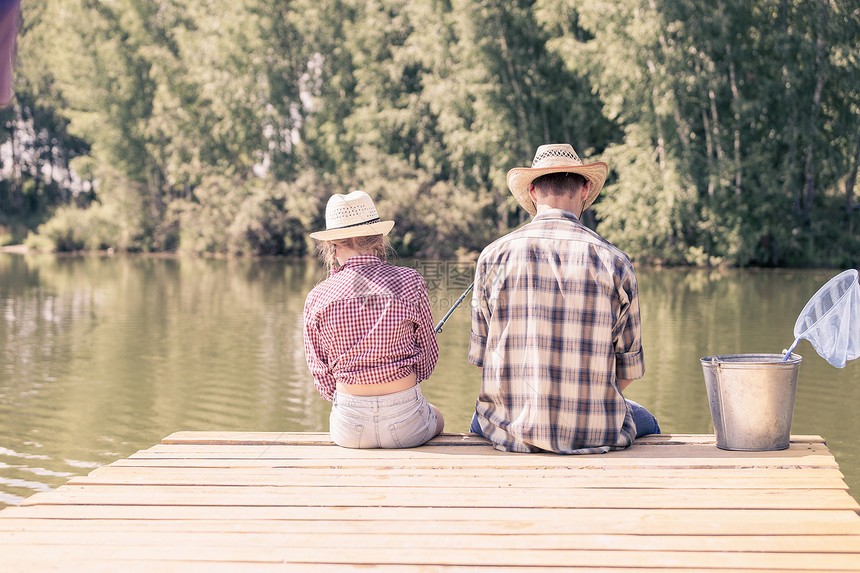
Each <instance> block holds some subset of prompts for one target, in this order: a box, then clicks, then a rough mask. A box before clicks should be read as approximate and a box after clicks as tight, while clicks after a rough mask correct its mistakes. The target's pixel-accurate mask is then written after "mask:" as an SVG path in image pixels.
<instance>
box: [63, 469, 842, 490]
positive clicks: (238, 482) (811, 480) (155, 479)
mask: <svg viewBox="0 0 860 573" xmlns="http://www.w3.org/2000/svg"><path fill="white" fill-rule="evenodd" d="M815 471H820V472H824V471H828V470H815ZM646 472H647V474H646ZM665 473H666V472H658V471H654V470H643V471H642V472H636V473H635V474H633V475H631V473H630V472H629V471H627V472H624V471H617V470H601V469H589V470H584V471H580V472H567V471H562V472H559V471H555V472H553V471H547V470H539V471H531V470H522V469H521V470H513V471H512V470H497V471H495V472H492V473H491V472H489V471H483V472H479V471H468V472H462V471H456V470H445V471H435V472H432V473H428V472H416V471H409V472H397V471H386V472H379V471H376V470H367V469H363V470H362V471H357V472H350V473H349V475H342V474H339V473H333V472H332V471H331V470H320V469H316V468H308V469H306V470H304V471H302V472H289V471H285V470H284V469H282V468H266V467H264V468H242V467H239V468H223V469H217V468H215V469H213V468H187V467H175V468H170V469H169V470H167V469H165V468H160V467H158V468H141V467H123V466H112V467H103V468H99V469H97V470H94V471H93V472H90V474H89V475H87V476H79V477H74V478H72V479H70V480H69V482H68V484H70V485H222V486H244V487H251V486H260V485H270V486H319V487H324V486H338V487H343V486H364V485H370V486H385V487H409V488H413V487H417V486H421V487H426V488H439V487H460V488H481V489H485V488H488V487H499V488H567V487H591V488H598V489H605V488H616V487H618V486H619V484H622V483H623V485H624V487H625V488H628V489H634V488H636V489H639V488H649V489H676V488H681V489H685V488H686V489H690V488H700V489H767V490H772V489H840V490H846V489H848V488H847V486H846V484H845V481H844V480H843V479H842V478H841V477H840V475H841V474H839V472H835V474H836V475H830V476H822V477H816V476H807V477H801V476H796V475H791V474H789V473H788V472H785V471H783V472H782V473H783V474H784V475H782V476H780V475H774V474H775V472H773V471H770V472H768V473H766V474H764V475H760V476H750V475H738V472H737V471H733V472H726V471H723V472H722V473H721V474H717V475H699V474H697V473H695V472H693V471H685V472H683V473H681V472H678V471H677V470H676V471H675V475H665ZM679 474H681V475H679ZM622 480H623V481H622Z"/></svg>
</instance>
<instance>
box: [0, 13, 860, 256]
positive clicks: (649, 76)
mask: <svg viewBox="0 0 860 573" xmlns="http://www.w3.org/2000/svg"><path fill="white" fill-rule="evenodd" d="M273 6H274V9H273ZM21 22H22V26H21V28H20V33H19V36H18V49H17V63H16V68H15V99H14V101H13V105H12V106H10V107H9V108H8V109H5V110H0V173H2V177H0V245H3V244H11V245H20V244H25V245H27V247H28V248H29V249H31V250H37V251H52V252H77V251H108V250H109V249H113V251H114V252H130V253H137V252H141V253H177V252H181V253H188V254H198V255H214V256H283V257H295V258H302V257H308V256H312V254H313V244H312V242H311V241H310V240H309V239H308V237H307V235H308V233H310V232H311V231H313V230H317V229H321V228H323V227H324V209H325V202H326V200H327V198H328V197H330V196H331V195H332V194H335V193H347V192H349V191H351V190H354V189H362V190H364V191H366V192H367V193H368V194H370V195H371V196H372V197H373V198H374V201H375V203H376V205H377V207H378V209H379V212H380V216H381V217H383V218H386V219H394V220H395V221H397V227H396V228H395V231H394V233H393V234H392V246H393V247H394V248H395V250H396V252H397V253H398V254H399V255H400V256H402V257H407V258H424V259H431V258H435V259H441V258H453V257H469V256H472V254H474V253H477V252H480V251H481V250H482V249H483V248H484V247H485V246H486V245H487V244H489V243H491V242H492V241H493V240H494V239H495V238H497V237H500V236H502V235H504V234H506V233H507V232H509V231H510V230H512V229H514V228H516V227H518V226H520V225H522V224H523V223H525V222H526V221H527V219H528V216H527V214H526V213H525V212H524V211H523V210H522V209H520V208H519V207H518V205H517V203H516V201H515V200H514V198H513V197H512V196H511V194H510V193H509V192H508V190H507V186H506V182H505V175H506V173H507V171H508V170H509V169H511V168H513V167H523V166H528V165H529V164H530V162H531V159H532V154H533V153H534V150H535V149H536V148H537V147H538V146H539V145H540V144H543V143H555V142H568V143H571V144H572V145H573V146H574V147H575V148H576V149H577V150H578V151H579V152H580V154H581V155H582V156H583V159H584V160H585V161H605V162H606V163H607V164H608V165H609V167H610V173H609V178H608V179H607V183H606V186H605V187H604V189H603V190H602V192H601V194H600V196H599V197H598V199H597V201H596V202H595V204H594V205H593V206H592V207H591V208H590V209H589V210H587V211H586V213H585V215H584V219H583V222H584V223H585V224H586V225H587V226H589V227H590V228H593V229H595V230H596V231H597V232H598V233H599V234H600V235H601V236H603V237H604V238H606V239H607V240H609V241H611V242H612V243H614V244H615V245H617V246H618V247H619V248H621V249H622V250H624V251H625V252H626V253H628V254H629V255H630V257H631V258H632V259H633V261H634V262H635V263H637V264H649V265H662V266H696V267H792V268H801V267H841V268H846V267H857V266H860V201H857V197H856V194H857V193H856V190H855V186H856V182H857V175H858V166H860V48H858V46H857V42H856V38H857V37H860V11H858V10H857V9H856V6H855V5H854V3H852V2H847V1H845V0H834V1H832V2H802V3H792V2H773V1H771V0H741V1H738V2H725V1H723V0H720V1H717V2H714V3H707V4H703V3H701V2H697V1H694V0H676V1H672V2H665V1H661V0H658V1H655V2H642V0H614V1H612V2H607V1H606V0H584V1H583V0H576V1H574V0H536V1H535V0H532V1H516V2H497V1H491V2H486V1H482V2H478V1H477V0H460V1H458V2H437V1H435V0H410V1H407V0H379V1H375V2H365V1H357V0H334V1H332V2H326V3H319V2H312V1H308V0H296V1H290V2H286V1H278V2H275V4H274V5H273V4H272V3H271V2H270V1H263V0H247V1H246V2H241V3H234V4H228V5H223V6H220V5H219V7H218V9H217V10H216V9H215V8H213V6H212V5H211V3H210V2H207V1H205V0H188V1H187V2H184V3H182V5H181V6H180V5H178V4H176V3H175V2H172V1H170V0H114V1H112V2H102V1H93V2H84V3H72V4H69V3H68V2H65V1H64V0H32V1H28V2H25V3H22V6H21ZM15 249H17V251H20V247H19V246H16V247H15ZM17 251H16V252H17Z"/></svg>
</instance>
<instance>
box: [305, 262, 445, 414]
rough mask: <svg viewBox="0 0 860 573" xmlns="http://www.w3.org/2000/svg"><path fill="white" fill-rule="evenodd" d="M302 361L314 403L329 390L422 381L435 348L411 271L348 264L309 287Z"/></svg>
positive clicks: (420, 288) (425, 304) (419, 284)
mask: <svg viewBox="0 0 860 573" xmlns="http://www.w3.org/2000/svg"><path fill="white" fill-rule="evenodd" d="M304 340H305V357H306V358H307V362H308V367H309V368H310V370H311V374H312V375H313V377H314V385H315V386H316V388H317V390H319V393H320V395H322V397H323V398H325V399H326V400H331V399H332V397H333V395H334V391H335V387H336V384H337V383H338V382H341V383H345V384H381V383H384V382H391V381H393V380H398V379H400V378H404V377H406V376H409V375H410V374H412V373H415V377H416V379H417V380H418V382H421V381H422V380H426V379H427V378H429V377H430V374H431V373H432V372H433V368H434V367H435V366H436V359H437V358H438V357H439V347H438V345H437V343H436V335H435V332H434V330H433V316H432V315H431V313H430V301H429V298H428V296H427V285H426V284H425V282H424V279H423V277H422V276H421V274H419V273H418V272H417V271H415V270H414V269H410V268H407V267H396V266H392V265H389V264H387V263H385V262H383V261H381V260H380V259H379V258H377V257H374V256H371V255H361V256H357V257H351V258H349V259H347V261H346V262H345V263H344V265H343V266H341V267H340V268H339V269H338V270H336V271H335V272H333V273H332V274H331V276H330V277H329V278H328V279H326V280H324V281H323V282H321V283H320V284H318V285H317V286H315V287H314V288H313V290H311V292H310V293H309V294H308V297H307V300H306V301H305V310H304Z"/></svg>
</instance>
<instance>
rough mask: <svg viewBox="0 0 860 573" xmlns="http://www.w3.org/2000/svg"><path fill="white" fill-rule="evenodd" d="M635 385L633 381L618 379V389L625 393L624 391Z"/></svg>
mask: <svg viewBox="0 0 860 573" xmlns="http://www.w3.org/2000/svg"><path fill="white" fill-rule="evenodd" d="M632 383H633V380H626V379H622V378H619V379H618V389H619V390H621V391H622V392H624V390H625V389H626V388H627V387H628V386H630V384H632Z"/></svg>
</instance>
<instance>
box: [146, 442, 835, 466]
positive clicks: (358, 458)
mask: <svg viewBox="0 0 860 573" xmlns="http://www.w3.org/2000/svg"><path fill="white" fill-rule="evenodd" d="M660 448H661V446H642V447H641V448H635V447H634V448H631V449H630V450H629V451H626V452H625V453H626V455H619V452H609V453H607V454H602V455H593V456H559V455H553V454H511V453H505V452H498V451H497V450H493V449H490V448H472V447H470V448H468V452H469V453H467V454H464V453H463V451H462V450H458V449H457V448H456V447H450V446H442V447H438V448H415V449H408V450H350V449H346V448H336V447H319V446H301V447H296V446H244V447H242V446H217V445H212V446H174V445H158V446H153V447H152V448H150V449H148V450H142V451H140V452H137V453H135V454H133V455H131V456H130V457H129V458H130V459H134V460H138V459H193V458H197V459H200V458H206V459H233V460H262V459H265V460H281V461H289V462H290V464H291V465H293V466H295V467H301V466H306V465H309V464H327V465H334V466H336V467H340V466H346V465H359V466H360V465H364V464H368V463H373V464H375V465H380V464H381V463H382V462H385V465H389V466H398V467H402V466H403V465H404V464H412V465H413V466H414V465H415V464H420V465H426V464H432V463H436V462H438V461H442V462H445V463H451V462H452V461H453V460H454V458H453V457H454V456H456V458H455V459H456V465H457V466H458V467H474V466H476V465H477V466H480V467H491V468H500V467H523V466H527V467H536V468H542V467H571V468H573V467H610V466H611V467H635V468H642V467H649V466H650V467H661V468H667V467H676V468H685V467H693V468H699V467H749V466H754V467H797V468H814V467H825V468H833V469H837V468H838V465H837V463H836V460H835V459H834V457H833V455H832V454H831V453H830V452H829V450H827V448H826V446H824V445H820V444H808V445H802V446H797V447H792V448H791V449H788V450H783V451H781V452H766V453H765V455H763V454H762V453H760V452H759V453H757V455H753V454H751V453H748V452H728V451H724V450H718V449H716V448H709V447H707V446H689V447H686V448H683V449H679V450H678V451H672V452H667V451H666V450H665V449H664V450H661V449H660ZM661 452H662V453H661Z"/></svg>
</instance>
